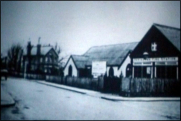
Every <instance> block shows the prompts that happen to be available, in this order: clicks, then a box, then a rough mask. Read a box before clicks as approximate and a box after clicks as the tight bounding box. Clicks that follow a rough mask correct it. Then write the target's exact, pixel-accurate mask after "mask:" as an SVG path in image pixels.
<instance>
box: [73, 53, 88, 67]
mask: <svg viewBox="0 0 181 121" xmlns="http://www.w3.org/2000/svg"><path fill="white" fill-rule="evenodd" d="M72 58H73V60H74V62H75V64H76V66H77V68H85V65H86V64H87V62H88V59H89V58H88V57H86V56H82V55H72Z"/></svg>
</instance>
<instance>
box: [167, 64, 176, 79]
mask: <svg viewBox="0 0 181 121" xmlns="http://www.w3.org/2000/svg"><path fill="white" fill-rule="evenodd" d="M176 69H177V67H176V66H167V78H168V79H176V77H177V70H176Z"/></svg>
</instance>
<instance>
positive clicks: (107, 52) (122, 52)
mask: <svg viewBox="0 0 181 121" xmlns="http://www.w3.org/2000/svg"><path fill="white" fill-rule="evenodd" d="M137 44H138V42H132V43H122V44H115V45H104V46H94V47H91V48H90V49H89V50H88V51H87V52H86V53H85V54H83V55H72V57H73V59H74V61H75V64H76V66H77V67H78V68H85V66H86V65H92V61H106V62H107V65H120V64H121V63H122V61H123V60H124V59H125V57H126V56H127V54H128V53H129V52H130V51H132V50H133V49H134V48H135V47H136V45H137Z"/></svg>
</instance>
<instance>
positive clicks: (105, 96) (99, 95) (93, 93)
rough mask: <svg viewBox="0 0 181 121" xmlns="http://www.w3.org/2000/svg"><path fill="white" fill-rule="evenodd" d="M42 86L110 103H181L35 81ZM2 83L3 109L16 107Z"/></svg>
mask: <svg viewBox="0 0 181 121" xmlns="http://www.w3.org/2000/svg"><path fill="white" fill-rule="evenodd" d="M35 82H37V83H40V84H44V85H47V86H52V87H56V88H60V89H64V90H68V91H72V92H76V93H80V94H85V95H87V96H92V97H97V98H101V99H105V100H110V101H144V102H150V101H180V97H122V96H119V95H112V94H105V93H101V92H98V91H92V90H87V89H80V88H76V87H70V86H66V85H61V84H55V83H52V82H46V81H42V80H41V81H35ZM2 83H6V82H2V81H1V107H5V106H13V105H15V101H14V99H13V98H12V96H11V95H10V94H9V93H8V92H7V90H6V89H4V88H3V86H2Z"/></svg>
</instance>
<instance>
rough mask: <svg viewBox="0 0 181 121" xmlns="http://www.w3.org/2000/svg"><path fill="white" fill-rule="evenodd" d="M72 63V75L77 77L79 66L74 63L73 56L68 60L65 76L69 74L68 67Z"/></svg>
mask: <svg viewBox="0 0 181 121" xmlns="http://www.w3.org/2000/svg"><path fill="white" fill-rule="evenodd" d="M70 65H72V76H75V77H77V75H78V71H77V68H76V67H75V64H74V62H73V60H72V58H70V60H69V61H68V63H67V65H66V67H65V68H64V76H67V75H68V69H69V66H70Z"/></svg>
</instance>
